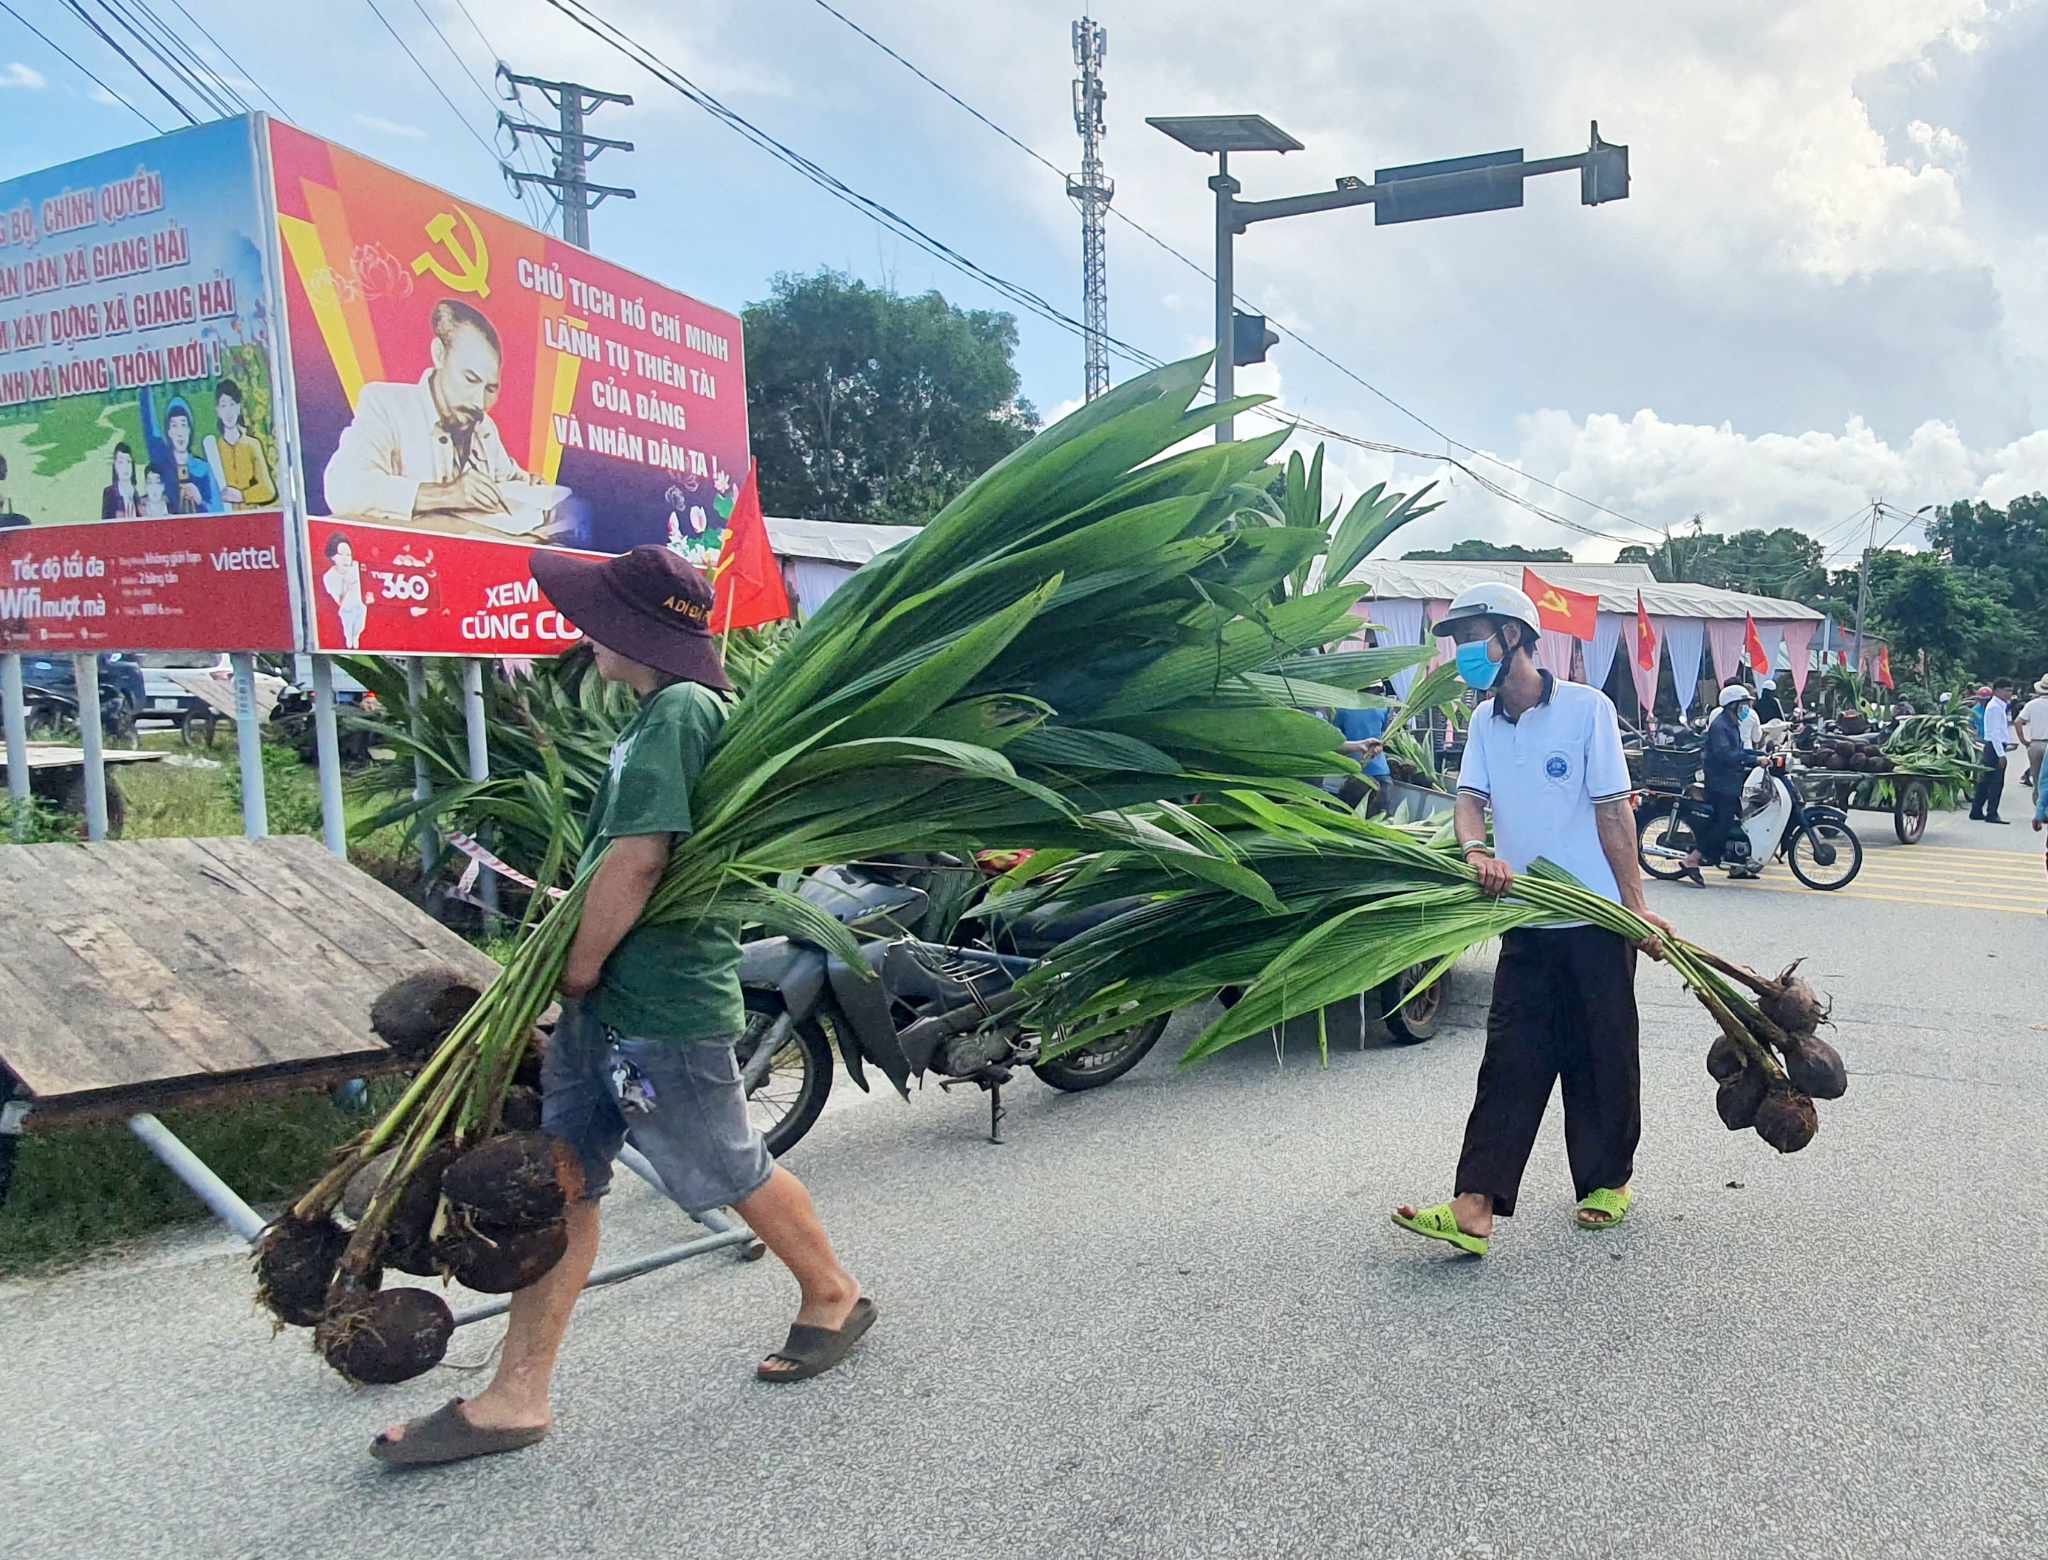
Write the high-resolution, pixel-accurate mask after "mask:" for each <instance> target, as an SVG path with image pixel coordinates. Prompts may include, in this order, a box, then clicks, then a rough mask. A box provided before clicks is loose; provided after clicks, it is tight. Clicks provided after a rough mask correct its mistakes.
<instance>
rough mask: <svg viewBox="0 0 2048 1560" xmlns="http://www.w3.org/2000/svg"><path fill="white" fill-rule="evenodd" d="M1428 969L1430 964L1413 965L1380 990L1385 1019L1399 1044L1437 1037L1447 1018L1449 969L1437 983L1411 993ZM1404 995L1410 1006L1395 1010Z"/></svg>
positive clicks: (1419, 1042) (1417, 1043)
mask: <svg viewBox="0 0 2048 1560" xmlns="http://www.w3.org/2000/svg"><path fill="white" fill-rule="evenodd" d="M1428 969H1429V966H1428V965H1426V964H1415V965H1410V966H1409V967H1408V968H1407V969H1405V970H1403V971H1402V972H1401V973H1400V974H1398V975H1396V976H1395V977H1394V978H1393V979H1392V980H1390V981H1388V982H1387V983H1386V984H1385V985H1384V986H1382V987H1380V989H1379V1003H1380V1012H1381V1014H1382V1022H1384V1023H1385V1024H1386V1026H1387V1034H1388V1036H1389V1038H1391V1039H1392V1040H1393V1042H1394V1044H1396V1045H1420V1044H1422V1042H1423V1041H1425V1040H1429V1039H1433V1038H1435V1036H1436V1030H1437V1025H1438V1024H1440V1023H1441V1022H1442V1021H1443V1016H1444V1003H1445V1001H1446V1000H1447V999H1448V998H1449V996H1450V986H1451V972H1450V971H1449V970H1445V971H1444V973H1443V975H1442V976H1441V977H1440V978H1439V979H1438V980H1437V981H1436V982H1435V983H1434V984H1433V985H1431V986H1429V987H1427V988H1425V989H1424V990H1422V991H1419V992H1416V994H1415V995H1414V996H1413V997H1409V996H1408V993H1409V992H1411V991H1415V987H1416V984H1417V982H1418V981H1420V980H1421V978H1422V977H1423V975H1425V974H1426V973H1428ZM1403 998H1406V999H1407V1006H1406V1007H1401V1008H1400V1009H1399V1011H1398V1012H1397V1011H1396V1010H1395V1009H1396V1007H1397V1006H1398V1005H1399V1004H1400V1003H1401V1001H1402V999H1403Z"/></svg>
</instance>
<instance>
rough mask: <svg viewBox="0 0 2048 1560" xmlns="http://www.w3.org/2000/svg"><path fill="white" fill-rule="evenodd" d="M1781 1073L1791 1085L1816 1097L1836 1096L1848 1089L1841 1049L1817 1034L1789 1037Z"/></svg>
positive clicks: (1824, 1098) (1847, 1078) (1831, 1098)
mask: <svg viewBox="0 0 2048 1560" xmlns="http://www.w3.org/2000/svg"><path fill="white" fill-rule="evenodd" d="M1785 1076H1786V1077H1787V1078H1789V1079H1791V1080H1792V1087H1793V1088H1795V1089H1797V1090H1798V1091H1799V1092H1800V1093H1801V1094H1805V1095H1810V1096H1811V1097H1812V1098H1814V1099H1817V1100H1838V1099H1840V1098H1841V1097H1842V1096H1843V1095H1844V1094H1847V1093H1848V1092H1849V1069H1848V1067H1847V1066H1846V1065H1845V1064H1844V1063H1843V1061H1842V1053H1841V1052H1840V1051H1837V1050H1836V1049H1835V1048H1834V1047H1833V1046H1831V1045H1829V1044H1828V1043H1827V1041H1825V1040H1823V1039H1821V1038H1820V1037H1819V1036H1818V1035H1799V1036H1795V1037H1794V1038H1793V1041H1792V1044H1791V1045H1790V1046H1788V1047H1787V1048H1786V1050H1785Z"/></svg>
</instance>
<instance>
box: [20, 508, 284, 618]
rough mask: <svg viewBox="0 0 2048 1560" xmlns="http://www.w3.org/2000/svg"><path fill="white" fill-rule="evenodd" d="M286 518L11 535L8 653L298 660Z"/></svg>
mask: <svg viewBox="0 0 2048 1560" xmlns="http://www.w3.org/2000/svg"><path fill="white" fill-rule="evenodd" d="M294 642H295V641H294V638H293V634H292V596H291V573H290V555H289V553H288V552H287V550H286V547H285V525H284V516H283V515H281V514H278V513H276V512H275V511H273V512H270V513H267V514H234V515H215V516H211V517H208V518H206V519H185V518H182V517H178V516H166V517H162V518H158V519H154V520H108V521H104V522H101V523H98V524H94V525H39V526H30V527H16V528H10V529H7V530H0V649H7V650H58V651H61V650H95V651H96V650H200V649H203V650H290V649H292V648H293V645H294Z"/></svg>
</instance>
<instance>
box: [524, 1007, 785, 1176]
mask: <svg viewBox="0 0 2048 1560" xmlns="http://www.w3.org/2000/svg"><path fill="white" fill-rule="evenodd" d="M540 1079H541V1127H542V1129H543V1130H545V1131H547V1132H549V1133H552V1134H553V1135H554V1136H556V1137H558V1138H561V1139H562V1140H563V1141H565V1142H566V1143H568V1145H569V1146H570V1147H571V1148H573V1149H575V1150H576V1155H577V1157H578V1158H579V1159H581V1160H582V1162H583V1185H584V1196H585V1197H588V1198H597V1197H602V1196H603V1195H604V1194H605V1192H606V1191H607V1190H608V1189H609V1188H610V1186H611V1181H612V1161H613V1160H614V1159H615V1158H617V1157H618V1152H619V1147H620V1145H621V1144H623V1143H625V1142H626V1141H627V1140H628V1139H630V1140H631V1141H632V1144H633V1146H634V1147H635V1148H637V1149H638V1150H640V1152H641V1153H643V1154H645V1155H646V1156H647V1160H648V1162H649V1163H650V1164H652V1165H653V1166H654V1168H655V1171H656V1172H657V1173H658V1174H659V1175H660V1176H661V1182H662V1186H663V1188H664V1189H665V1190H666V1191H667V1192H668V1195H669V1196H670V1197H671V1198H672V1199H674V1200H675V1201H676V1202H677V1203H680V1204H681V1205H682V1206H683V1208H684V1209H686V1210H687V1211H688V1212H690V1213H703V1212H705V1211H706V1210H708V1209H711V1208H724V1207H730V1206H731V1205H732V1204H734V1203H737V1202H740V1201H743V1200H744V1199H745V1198H747V1197H750V1196H752V1195H753V1194H754V1193H755V1192H757V1191H759V1190H760V1189H761V1187H762V1186H763V1185H764V1184H765V1183H766V1182H767V1180H768V1177H769V1176H770V1175H772V1174H774V1171H775V1161H774V1159H773V1158H772V1157H770V1155H769V1153H768V1145H767V1143H766V1141H765V1140H764V1139H763V1138H762V1136H761V1134H760V1133H759V1132H758V1131H756V1130H755V1128H754V1124H753V1122H752V1121H750V1120H749V1119H748V1117H747V1099H746V1092H745V1090H744V1089H743V1088H742V1086H741V1084H740V1069H739V1063H738V1061H737V1060H736V1059H735V1058H734V1056H733V1042H732V1041H731V1040H730V1039H718V1040H690V1041H683V1040H644V1039H636V1038H634V1037H632V1036H630V1035H622V1034H620V1033H619V1032H618V1031H617V1030H615V1029H611V1028H609V1027H607V1026H606V1025H604V1024H601V1023H599V1022H598V1021H597V1019H596V1018H595V1017H594V1016H592V1015H591V1013H590V1012H589V1010H588V1009H587V1008H585V1007H584V1005H583V1004H582V1003H580V1002H565V1003H564V1004H563V1005H562V1017H561V1021H560V1022H559V1023H558V1024H556V1026H555V1032H554V1034H553V1035H552V1036H550V1037H549V1039H548V1044H547V1050H546V1052H545V1053H544V1054H543V1056H542V1058H541V1072H540Z"/></svg>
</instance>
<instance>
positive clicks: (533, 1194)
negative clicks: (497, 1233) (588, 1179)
mask: <svg viewBox="0 0 2048 1560" xmlns="http://www.w3.org/2000/svg"><path fill="white" fill-rule="evenodd" d="M441 1192H442V1195H443V1196H445V1197H446V1198H447V1199H448V1201H449V1203H450V1204H451V1205H452V1206H454V1207H456V1208H458V1209H460V1210H461V1212H463V1213H464V1214H465V1215H467V1217H468V1219H469V1221H470V1222H471V1223H472V1224H483V1225H490V1226H492V1227H494V1228H497V1229H533V1228H535V1227H536V1226H539V1225H542V1224H552V1223H554V1222H555V1220H557V1219H559V1218H561V1217H562V1214H563V1212H564V1210H566V1209H567V1208H568V1206H569V1204H570V1203H572V1202H574V1201H575V1200H576V1199H577V1198H579V1197H581V1196H582V1195H583V1167H582V1166H581V1165H580V1164H579V1163H578V1162H577V1159H576V1154H575V1151H574V1150H573V1149H571V1148H570V1147H569V1145H568V1144H567V1143H564V1142H563V1141H562V1140H561V1139H560V1138H556V1137H549V1136H548V1135H547V1134H546V1133H545V1132H508V1133H505V1134H504V1135H503V1136H502V1137H494V1138H490V1139H487V1140H486V1141H484V1142H482V1143H479V1144H478V1145H477V1146H476V1147H475V1148H472V1149H471V1150H469V1152H468V1153H466V1154H464V1155H463V1156H462V1157H461V1158H459V1159H457V1160H456V1161H455V1162H454V1163H453V1164H452V1165H450V1166H449V1167H448V1173H447V1174H446V1175H444V1176H443V1177H442V1178H441Z"/></svg>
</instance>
